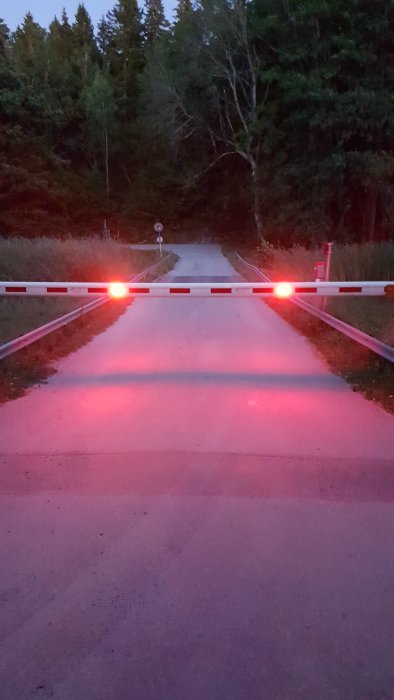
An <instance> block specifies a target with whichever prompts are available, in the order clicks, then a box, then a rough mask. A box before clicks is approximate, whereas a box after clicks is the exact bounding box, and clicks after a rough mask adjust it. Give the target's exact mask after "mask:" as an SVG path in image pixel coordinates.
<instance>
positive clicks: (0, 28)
mask: <svg viewBox="0 0 394 700" xmlns="http://www.w3.org/2000/svg"><path fill="white" fill-rule="evenodd" d="M8 41H9V29H8V27H7V25H6V24H5V23H4V22H3V20H2V19H0V61H2V60H5V58H6V56H7V52H8Z"/></svg>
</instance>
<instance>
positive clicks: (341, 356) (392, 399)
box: [224, 250, 394, 414]
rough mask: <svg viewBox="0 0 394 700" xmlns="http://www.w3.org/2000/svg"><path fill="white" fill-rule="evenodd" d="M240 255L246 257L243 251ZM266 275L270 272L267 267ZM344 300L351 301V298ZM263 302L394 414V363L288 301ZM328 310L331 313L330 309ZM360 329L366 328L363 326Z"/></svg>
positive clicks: (354, 385)
mask: <svg viewBox="0 0 394 700" xmlns="http://www.w3.org/2000/svg"><path fill="white" fill-rule="evenodd" d="M224 252H225V254H226V256H227V257H228V259H229V261H230V262H231V264H232V265H233V267H234V268H235V269H236V270H237V272H239V273H240V274H241V275H242V276H243V277H244V278H245V279H249V280H251V281H255V280H256V275H255V274H254V273H253V272H252V271H250V272H248V271H247V270H246V268H245V266H243V265H242V263H240V262H239V261H238V260H237V258H236V256H235V255H234V253H232V252H231V251H229V250H226V251H224ZM243 257H245V258H246V259H247V257H246V255H245V252H244V253H243ZM250 262H252V260H250ZM252 264H256V263H255V262H253V263H252ZM267 275H268V276H271V275H270V271H268V270H267ZM333 301H334V300H333ZM338 301H340V300H338ZM343 301H346V303H347V304H351V301H352V300H350V299H346V300H343ZM355 301H360V300H357V299H356V300H355ZM366 301H372V302H376V301H379V300H374V299H371V300H366ZM262 303H265V304H268V305H269V306H270V308H272V309H273V310H274V311H275V312H276V313H278V314H279V315H280V316H282V318H283V319H284V320H285V321H287V322H288V323H290V324H291V325H292V326H293V327H294V328H296V330H298V331H299V332H300V333H302V334H303V335H305V336H306V337H307V338H308V339H309V340H310V341H311V342H312V343H313V345H314V346H315V347H316V348H317V349H318V351H319V352H320V353H321V355H322V356H323V357H324V359H325V360H326V362H327V363H328V365H329V366H330V368H331V369H332V371H333V372H334V373H335V374H338V375H339V376H341V377H342V378H343V379H345V380H346V381H347V382H348V383H349V384H350V386H351V387H352V389H353V390H354V391H359V392H360V393H362V394H363V395H364V396H365V397H366V398H367V399H369V400H371V401H375V402H377V403H379V404H381V405H382V406H383V407H384V408H385V409H386V410H387V411H389V412H391V413H393V414H394V365H393V364H392V363H391V362H388V361H387V360H385V359H383V358H380V357H378V356H377V355H375V353H373V352H371V351H370V350H368V349H367V348H364V347H363V346H361V345H359V344H358V343H356V342H354V341H353V340H351V339H350V338H347V337H346V336H344V335H343V334H342V333H339V332H338V331H336V330H335V329H333V328H331V327H330V326H327V325H326V324H325V323H323V322H322V321H319V319H317V318H316V317H314V316H311V315H310V314H308V313H307V312H306V311H304V310H303V309H300V308H299V307H297V306H295V305H294V304H292V303H291V302H289V301H279V300H272V301H263V302H262ZM328 311H329V313H332V310H331V309H328ZM375 311H376V310H375ZM352 318H354V317H353V316H352ZM344 320H347V319H346V318H345V319H344ZM347 322H348V323H352V320H350V319H348V320H347ZM377 322H378V321H377ZM371 323H372V320H371ZM352 325H355V324H354V323H353V324H352ZM362 330H365V327H364V328H363V329H362ZM367 332H368V331H367ZM386 342H388V341H387V340H386Z"/></svg>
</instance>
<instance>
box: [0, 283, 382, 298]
mask: <svg viewBox="0 0 394 700" xmlns="http://www.w3.org/2000/svg"><path fill="white" fill-rule="evenodd" d="M0 295H1V296H11V295H14V296H19V297H22V296H62V297H66V296H74V297H78V296H80V297H83V296H88V297H93V296H110V297H115V298H124V297H127V296H131V297H133V296H134V297H136V296H138V297H166V296H170V297H171V296H175V295H178V296H184V297H192V296H205V297H212V296H223V297H234V296H237V297H250V296H254V297H256V296H259V295H261V296H266V297H269V296H273V297H279V298H289V297H297V296H314V297H316V296H384V295H389V296H391V295H393V296H394V282H391V281H388V282H382V281H378V282H272V281H268V282H216V283H214V282H190V283H184V282H183V283H180V282H147V283H141V282H137V281H136V280H133V281H132V282H127V283H126V282H0Z"/></svg>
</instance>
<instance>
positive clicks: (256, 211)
mask: <svg viewBox="0 0 394 700" xmlns="http://www.w3.org/2000/svg"><path fill="white" fill-rule="evenodd" d="M249 162H250V166H251V170H252V193H253V217H254V223H255V226H256V234H257V240H258V242H259V243H260V241H261V239H262V238H263V219H262V216H261V209H260V188H259V180H258V174H257V168H256V163H255V161H254V159H253V158H251V159H250V161H249Z"/></svg>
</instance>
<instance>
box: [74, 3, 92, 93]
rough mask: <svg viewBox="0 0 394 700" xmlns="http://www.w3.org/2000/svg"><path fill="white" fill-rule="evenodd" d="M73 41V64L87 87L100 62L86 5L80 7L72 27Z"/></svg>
mask: <svg viewBox="0 0 394 700" xmlns="http://www.w3.org/2000/svg"><path fill="white" fill-rule="evenodd" d="M72 41H73V45H74V51H73V64H74V67H75V70H76V72H77V74H78V75H79V77H80V79H81V81H82V85H83V86H84V87H85V86H86V85H87V84H88V83H89V82H90V81H91V80H92V78H93V75H94V66H95V64H97V62H98V50H97V45H96V40H95V37H94V29H93V24H92V20H91V19H90V15H89V13H88V12H87V10H86V9H85V6H84V5H78V9H77V12H76V15H75V22H74V24H73V25H72Z"/></svg>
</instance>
